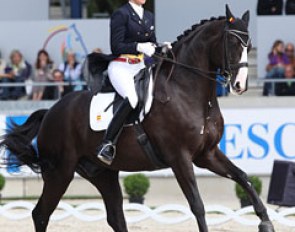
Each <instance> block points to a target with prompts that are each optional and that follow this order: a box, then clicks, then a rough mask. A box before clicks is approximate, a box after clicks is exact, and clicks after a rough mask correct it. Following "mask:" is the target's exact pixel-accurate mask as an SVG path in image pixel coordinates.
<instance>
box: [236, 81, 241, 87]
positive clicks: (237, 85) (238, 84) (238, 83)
mask: <svg viewBox="0 0 295 232" xmlns="http://www.w3.org/2000/svg"><path fill="white" fill-rule="evenodd" d="M235 88H236V89H241V85H240V82H239V81H238V82H237V83H236V84H235Z"/></svg>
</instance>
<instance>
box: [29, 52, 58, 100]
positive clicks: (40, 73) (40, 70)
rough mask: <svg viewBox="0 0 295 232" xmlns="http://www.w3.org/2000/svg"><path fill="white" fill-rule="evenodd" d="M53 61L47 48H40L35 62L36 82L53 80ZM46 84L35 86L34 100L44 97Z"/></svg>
mask: <svg viewBox="0 0 295 232" xmlns="http://www.w3.org/2000/svg"><path fill="white" fill-rule="evenodd" d="M52 70H53V62H52V61H51V59H50V57H49V54H48V52H47V51H45V50H43V49H42V50H40V51H39V52H38V55H37V60H36V64H35V72H34V79H33V80H34V81H36V82H48V81H52V80H53V78H52ZM44 89H45V86H34V87H33V95H32V99H33V100H41V99H42V98H43V93H44Z"/></svg>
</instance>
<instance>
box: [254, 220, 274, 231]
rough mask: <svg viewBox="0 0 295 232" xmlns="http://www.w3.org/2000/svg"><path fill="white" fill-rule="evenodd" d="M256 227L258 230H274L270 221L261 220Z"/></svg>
mask: <svg viewBox="0 0 295 232" xmlns="http://www.w3.org/2000/svg"><path fill="white" fill-rule="evenodd" d="M258 228H259V232H275V229H274V227H273V225H272V223H271V222H270V221H265V222H261V223H260V224H259V226H258Z"/></svg>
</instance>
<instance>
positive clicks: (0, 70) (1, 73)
mask: <svg viewBox="0 0 295 232" xmlns="http://www.w3.org/2000/svg"><path fill="white" fill-rule="evenodd" d="M5 68H6V61H5V60H4V59H2V55H1V52H0V83H1V79H2V78H5V77H7V74H5ZM2 91H3V89H2V88H1V87H0V96H1V95H2Z"/></svg>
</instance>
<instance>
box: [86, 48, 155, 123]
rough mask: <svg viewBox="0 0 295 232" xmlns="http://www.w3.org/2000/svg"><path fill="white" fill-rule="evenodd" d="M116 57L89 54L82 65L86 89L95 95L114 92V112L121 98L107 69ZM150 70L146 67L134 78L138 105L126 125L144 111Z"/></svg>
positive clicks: (149, 67)
mask: <svg viewBox="0 0 295 232" xmlns="http://www.w3.org/2000/svg"><path fill="white" fill-rule="evenodd" d="M115 58H116V56H113V55H106V54H103V53H91V54H89V55H88V56H87V57H86V59H85V62H84V64H83V75H84V77H85V80H86V82H87V85H88V89H89V90H90V91H91V92H92V93H93V95H96V94H97V93H110V92H115V93H116V95H115V99H114V102H113V110H114V111H116V109H117V108H118V106H119V105H120V103H121V101H122V100H123V98H122V97H121V96H120V95H119V94H118V93H117V92H116V90H115V89H114V87H113V86H112V84H111V82H110V80H109V77H108V72H107V68H108V65H109V63H110V62H111V61H112V60H114V59H115ZM151 72H152V68H151V66H148V67H146V68H144V69H142V70H140V71H139V73H138V74H136V75H135V77H134V82H135V90H136V92H137V96H138V105H137V107H136V109H135V110H134V112H133V113H132V114H131V115H130V117H129V119H127V123H128V124H129V123H132V122H134V121H135V120H136V119H137V118H138V117H139V114H140V112H141V111H142V110H143V109H144V106H145V103H146V100H147V97H148V87H149V81H150V76H151Z"/></svg>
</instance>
